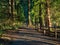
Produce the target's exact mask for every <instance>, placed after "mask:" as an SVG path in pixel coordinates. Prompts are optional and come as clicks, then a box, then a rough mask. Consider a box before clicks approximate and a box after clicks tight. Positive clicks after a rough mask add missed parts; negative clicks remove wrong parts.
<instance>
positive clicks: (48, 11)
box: [46, 0, 51, 32]
mask: <svg viewBox="0 0 60 45" xmlns="http://www.w3.org/2000/svg"><path fill="white" fill-rule="evenodd" d="M49 2H50V0H46V14H47V23H48V31H49V32H50V27H51V20H50V4H49Z"/></svg>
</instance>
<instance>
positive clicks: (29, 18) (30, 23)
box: [28, 0, 32, 27]
mask: <svg viewBox="0 0 60 45" xmlns="http://www.w3.org/2000/svg"><path fill="white" fill-rule="evenodd" d="M28 22H29V24H28V27H31V26H32V22H31V16H30V0H28Z"/></svg>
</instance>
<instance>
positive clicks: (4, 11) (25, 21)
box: [0, 0, 60, 30]
mask: <svg viewBox="0 0 60 45" xmlns="http://www.w3.org/2000/svg"><path fill="white" fill-rule="evenodd" d="M59 23H60V0H0V29H2V30H4V29H17V28H19V27H34V26H36V25H38V26H40V27H42V26H45V27H50V26H51V27H53V26H60V24H59Z"/></svg>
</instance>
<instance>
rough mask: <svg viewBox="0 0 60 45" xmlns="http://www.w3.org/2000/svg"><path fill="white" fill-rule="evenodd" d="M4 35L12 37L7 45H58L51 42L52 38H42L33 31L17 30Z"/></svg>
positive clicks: (42, 36)
mask: <svg viewBox="0 0 60 45" xmlns="http://www.w3.org/2000/svg"><path fill="white" fill-rule="evenodd" d="M6 35H7V36H11V37H12V43H10V44H9V45H57V44H58V45H60V42H58V41H54V40H53V39H54V37H48V36H44V35H43V34H42V33H38V32H37V31H36V30H33V29H19V31H18V32H17V33H13V34H6Z"/></svg>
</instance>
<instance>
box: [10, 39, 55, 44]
mask: <svg viewBox="0 0 60 45" xmlns="http://www.w3.org/2000/svg"><path fill="white" fill-rule="evenodd" d="M10 45H54V44H50V43H47V42H41V41H34V40H33V41H25V40H24V41H22V40H15V41H12V43H10Z"/></svg>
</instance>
